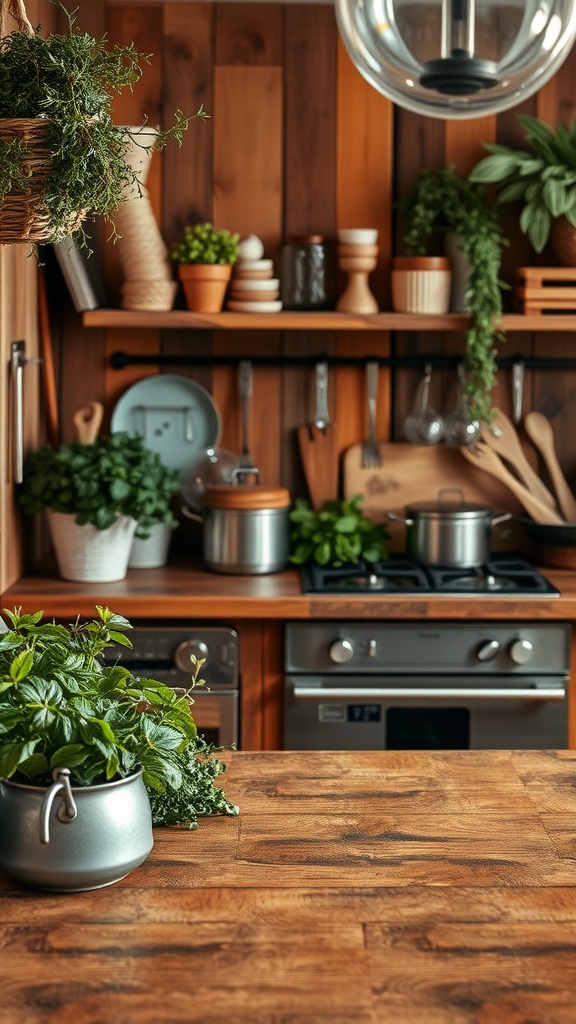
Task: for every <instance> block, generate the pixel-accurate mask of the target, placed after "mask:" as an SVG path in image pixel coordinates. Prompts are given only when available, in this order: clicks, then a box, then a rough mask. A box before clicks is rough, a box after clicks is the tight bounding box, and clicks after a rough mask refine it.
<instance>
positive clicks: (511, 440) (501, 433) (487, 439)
mask: <svg viewBox="0 0 576 1024" xmlns="http://www.w3.org/2000/svg"><path fill="white" fill-rule="evenodd" d="M492 412H493V414H494V418H493V421H492V427H489V426H488V424H487V423H482V425H481V427H480V431H481V434H482V440H483V441H484V443H485V444H487V445H488V447H489V448H492V450H493V451H495V452H497V453H498V455H499V456H500V458H501V459H505V460H506V462H508V463H509V464H510V465H511V466H512V468H513V469H514V470H515V471H516V474H517V476H518V477H519V479H520V481H521V483H523V484H524V485H525V486H526V487H527V488H528V490H529V491H532V494H533V495H534V496H535V497H536V498H539V499H540V501H543V502H544V504H545V505H548V506H549V507H550V508H551V509H553V510H554V511H555V512H557V511H558V508H557V506H556V502H555V501H554V496H553V495H552V494H550V491H549V490H548V488H547V487H546V485H545V483H544V482H543V481H542V480H541V479H540V477H539V476H538V474H537V473H536V472H535V470H533V469H532V466H531V465H530V463H529V462H528V459H527V458H526V454H525V452H524V449H523V448H522V444H521V442H520V438H519V437H518V434H517V433H516V429H515V427H514V425H513V423H512V422H511V420H509V419H508V417H507V416H506V414H505V413H504V412H502V410H501V409H493V410H492Z"/></svg>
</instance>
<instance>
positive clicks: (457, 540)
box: [386, 488, 512, 568]
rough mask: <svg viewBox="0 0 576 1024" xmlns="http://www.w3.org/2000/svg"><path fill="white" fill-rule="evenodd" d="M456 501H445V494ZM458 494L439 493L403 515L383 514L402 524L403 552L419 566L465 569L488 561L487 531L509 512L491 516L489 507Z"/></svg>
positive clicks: (510, 516)
mask: <svg viewBox="0 0 576 1024" xmlns="http://www.w3.org/2000/svg"><path fill="white" fill-rule="evenodd" d="M449 493H450V494H459V495H460V498H459V499H458V498H457V499H456V500H454V499H451V500H450V499H448V498H447V495H448V494H449ZM463 497H464V496H463V494H462V492H461V491H458V490H456V491H455V490H453V489H452V488H450V489H449V490H448V489H446V490H440V491H439V492H438V499H437V500H436V501H422V502H419V503H418V504H413V505H407V506H406V516H405V517H403V516H399V515H397V514H396V513H395V512H387V513H386V515H387V518H388V519H391V520H396V521H397V522H401V523H404V524H405V525H406V553H407V554H408V556H409V557H410V558H413V559H415V561H417V562H421V563H422V564H423V565H443V566H448V567H451V566H455V567H459V568H460V567H462V568H463V567H465V566H474V565H482V564H483V563H484V562H487V561H488V560H489V558H490V551H491V530H492V527H493V526H495V525H496V523H503V522H505V521H506V520H507V519H511V518H512V513H511V512H501V513H498V514H497V515H494V514H493V513H492V509H491V508H490V506H489V505H478V504H472V503H469V502H465V501H464V500H463Z"/></svg>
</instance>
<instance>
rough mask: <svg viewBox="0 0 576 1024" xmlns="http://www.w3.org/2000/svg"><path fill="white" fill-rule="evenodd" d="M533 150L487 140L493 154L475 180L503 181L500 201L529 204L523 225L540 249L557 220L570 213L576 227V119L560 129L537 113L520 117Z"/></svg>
mask: <svg viewBox="0 0 576 1024" xmlns="http://www.w3.org/2000/svg"><path fill="white" fill-rule="evenodd" d="M518 121H519V122H520V124H521V125H522V127H523V128H524V130H525V133H526V142H527V146H528V148H527V149H525V150H516V149H511V148H510V147H509V146H501V145H497V144H494V143H489V142H485V143H484V148H485V149H487V150H488V151H489V152H490V153H491V156H486V157H484V159H483V160H480V162H479V163H478V164H476V166H475V167H474V169H473V171H472V174H471V175H470V180H471V181H474V182H482V183H483V184H485V185H493V184H496V185H499V186H500V188H499V189H498V191H497V199H498V202H499V203H512V202H517V201H522V202H523V203H524V205H523V208H522V212H521V214H520V221H519V223H520V228H521V230H522V231H523V233H524V234H525V235H527V237H528V239H529V241H530V244H531V245H532V247H533V249H534V250H535V251H536V252H538V253H540V252H542V250H543V249H544V246H545V245H546V243H547V241H548V238H549V236H550V229H551V227H552V221H553V220H555V219H556V218H557V217H566V219H567V220H568V221H570V223H571V224H573V225H574V226H575V227H576V120H574V121H573V122H572V124H571V125H570V126H569V127H567V126H566V125H565V124H563V123H562V122H560V124H559V125H558V127H557V129H556V131H554V129H553V128H551V127H550V125H549V124H547V123H546V122H545V121H542V120H540V119H539V118H537V117H528V116H527V115H525V114H519V115H518Z"/></svg>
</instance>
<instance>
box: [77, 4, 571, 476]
mask: <svg viewBox="0 0 576 1024" xmlns="http://www.w3.org/2000/svg"><path fill="white" fill-rule="evenodd" d="M78 18H79V22H80V24H81V25H82V26H83V27H84V25H85V23H87V22H88V21H90V23H91V24H92V25H93V26H95V25H103V26H105V28H106V31H107V33H108V36H109V39H110V42H116V41H119V42H121V43H125V42H128V41H130V40H132V39H133V40H134V41H135V42H136V45H137V46H138V48H139V49H140V50H141V51H144V52H147V53H151V54H153V56H152V57H151V62H150V64H149V65H147V66H146V67H145V70H144V76H143V78H142V80H141V82H140V83H138V85H137V87H136V88H135V89H134V92H133V93H131V94H128V95H127V96H125V97H122V98H121V99H119V100H118V102H117V104H116V110H117V118H118V120H119V121H123V122H127V123H136V122H139V121H141V120H142V118H144V117H147V118H148V119H149V120H150V121H151V122H152V123H158V121H162V122H163V124H164V125H165V126H166V125H167V124H168V123H169V122H170V121H171V117H172V112H173V111H174V110H175V108H176V107H181V108H182V109H184V110H185V111H186V112H193V111H194V110H196V109H197V108H198V107H199V105H200V103H203V104H204V106H205V108H206V109H207V111H208V112H209V113H210V120H209V121H207V122H203V123H201V122H193V123H192V125H191V127H190V130H189V132H188V133H187V136H186V138H185V141H184V145H183V146H182V148H181V149H180V148H178V147H177V146H176V145H171V146H169V147H168V149H167V150H166V151H165V152H164V153H163V154H162V156H157V157H155V158H154V161H155V164H154V167H153V171H152V176H151V180H150V191H151V195H152V200H153V203H154V206H155V209H156V212H157V216H158V219H159V222H160V224H161V226H162V230H163V233H164V237H165V238H166V240H167V241H168V242H170V241H171V240H172V239H174V238H175V237H176V235H177V234H178V232H179V230H180V229H181V227H182V225H183V224H184V223H185V222H186V221H187V220H193V221H196V220H212V221H213V222H214V223H215V224H216V226H218V227H228V228H230V229H232V230H236V231H239V232H240V233H241V234H243V235H245V234H248V233H255V234H257V235H259V236H260V237H261V238H262V239H263V241H264V243H265V249H266V255H267V256H270V257H273V258H274V259H275V260H277V258H278V254H279V251H280V247H281V244H282V241H283V239H284V238H285V237H286V236H287V235H288V234H291V233H295V232H298V233H301V232H322V233H324V234H326V235H327V237H328V238H330V239H332V240H333V239H334V238H335V234H336V230H337V228H338V227H362V226H370V227H376V228H378V230H379V242H380V256H379V264H378V269H377V271H376V272H375V273H374V275H373V276H372V278H371V284H372V287H373V291H374V293H375V295H376V297H377V299H378V301H379V304H380V307H381V308H382V309H386V308H388V307H389V268H390V260H391V258H392V256H393V255H394V254H396V253H400V252H401V251H402V249H401V226H400V225H398V224H397V218H396V215H395V209H394V203H395V201H396V199H397V198H398V197H399V196H400V195H402V194H403V193H404V192H405V190H406V189H407V188H408V187H409V186H410V184H411V182H412V181H413V180H414V177H415V174H416V172H417V170H418V169H419V168H421V167H435V166H440V165H443V164H445V163H450V162H454V163H455V164H456V165H457V167H458V169H459V170H460V171H461V172H462V173H466V172H468V171H469V170H470V168H471V167H472V166H473V165H474V163H475V162H476V161H477V160H478V159H479V158H480V157H481V156H482V155H483V154H484V150H483V148H482V142H483V141H493V140H496V139H497V140H498V141H500V142H507V143H510V144H519V143H520V141H521V139H522V132H521V130H520V128H519V126H518V124H517V121H516V114H517V113H520V112H524V113H526V112H528V113H534V114H537V115H539V116H542V117H545V118H546V119H547V120H549V121H550V122H551V123H552V124H556V122H557V121H558V119H559V118H562V119H564V120H566V121H569V120H571V119H572V118H573V116H574V113H575V109H574V99H573V97H574V96H575V95H576V92H575V88H574V86H575V84H576V83H575V77H576V55H575V54H572V55H571V57H569V59H568V61H567V62H566V64H565V65H564V66H563V68H561V69H560V71H559V72H558V73H557V75H556V76H555V78H554V79H553V80H552V81H551V82H550V83H549V84H548V85H547V86H545V87H544V89H543V90H542V91H541V92H540V93H539V94H538V96H536V97H534V98H532V99H530V100H528V101H527V102H526V103H525V104H524V105H523V106H522V107H521V108H520V107H519V108H516V109H515V110H513V111H508V112H506V113H504V114H501V115H499V116H497V117H496V116H491V117H486V118H483V119H480V120H473V121H470V122H461V121H458V122H450V121H447V122H444V121H438V120H434V119H428V118H423V117H420V116H418V115H416V114H413V113H409V112H407V111H404V110H401V109H400V108H395V107H394V106H393V105H392V104H391V103H390V102H389V101H388V100H386V99H384V98H383V97H382V96H380V94H378V93H377V92H376V91H375V90H374V89H372V88H371V87H370V86H369V85H368V84H367V83H366V82H365V81H364V79H363V78H362V77H361V76H360V75H359V73H358V72H357V71H356V69H355V68H354V67H353V65H352V63H351V62H350V60H349V58H348V56H347V54H346V52H345V50H344V48H343V45H342V44H341V42H340V40H339V37H338V33H337V29H336V24H335V17H334V11H333V8H332V7H331V6H330V5H325V4H321V5H320V4H319V5H314V4H312V5H308V4H306V5H299V4H276V3H256V4H255V3H246V4H243V3H225V2H220V0H219V2H218V3H196V2H190V3H182V2H169V0H168V2H163V3H160V2H159V3H146V4H143V5H140V4H137V3H124V2H118V0H110V2H109V3H107V4H106V3H103V2H102V0H80V3H79V13H78ZM506 213H507V216H506V225H507V230H508V234H509V237H510V239H511V243H512V244H511V246H510V248H509V250H507V252H506V254H505V260H504V266H503V276H504V278H505V279H507V280H508V281H512V280H513V278H514V272H515V268H516V266H518V265H522V264H527V263H530V262H533V254H532V253H531V252H530V249H529V247H528V246H527V244H526V241H525V239H524V237H523V236H522V235H521V234H520V232H519V230H518V228H517V224H516V219H517V218H516V216H515V215H514V214H513V212H511V211H509V210H507V211H506ZM104 249H105V262H106V274H107V281H108V285H109V288H110V291H111V294H112V296H113V297H114V296H115V297H116V298H117V295H118V286H119V283H120V272H119V264H118V258H117V254H115V253H114V251H113V247H111V246H110V245H106V246H105V247H104ZM340 283H342V282H340ZM61 302H62V308H63V309H65V316H64V329H63V334H62V360H61V363H60V395H61V412H62V419H63V424H64V428H63V429H64V434H65V435H66V434H67V433H68V434H69V433H70V422H71V415H72V411H73V409H74V408H75V407H76V406H77V405H78V404H80V402H82V401H85V400H88V399H93V398H99V399H101V400H104V402H105V404H106V407H107V411H108V413H110V411H111V408H112V407H113V405H114V403H115V401H116V400H117V399H118V398H119V396H120V395H121V394H122V392H123V391H124V389H125V388H126V387H127V386H128V385H130V384H131V383H132V382H133V381H134V380H135V379H136V378H138V377H140V376H143V375H144V374H146V373H149V374H153V373H157V372H160V367H159V365H158V364H150V365H149V366H148V367H146V368H142V367H140V368H138V369H137V370H134V368H130V369H126V370H124V371H115V370H112V369H110V366H109V357H110V355H111V353H112V352H114V351H116V350H118V349H122V350H124V351H128V352H135V353H147V354H150V355H152V356H154V355H156V354H157V353H161V352H163V353H168V354H170V353H172V354H177V353H186V354H189V355H190V356H192V357H193V356H194V355H195V354H197V355H205V354H207V353H212V354H214V355H215V356H218V355H220V354H230V353H232V354H234V353H236V354H241V355H251V354H252V355H256V354H260V353H269V354H270V353H274V354H282V353H285V354H298V353H306V354H308V355H316V354H322V353H328V354H329V353H337V354H346V353H353V354H357V355H366V356H368V355H370V354H372V353H374V352H377V353H378V354H387V353H389V352H390V351H392V345H394V351H396V352H397V353H398V354H404V353H412V352H417V353H422V354H424V353H430V352H446V353H448V352H450V353H453V352H459V351H463V350H464V337H463V336H460V335H454V334H446V335H444V336H442V335H439V334H423V335H418V334H414V333H411V334H403V335H398V336H396V337H395V338H393V339H391V338H389V337H388V336H387V335H385V334H379V335H368V336H367V335H358V334H350V335H335V334H328V333H324V334H315V333H312V332H308V333H307V332H302V333H295V332H285V333H283V332H280V331H278V332H276V331H267V332H257V333H253V334H250V333H248V332H246V333H229V334H228V333H225V332H214V334H212V333H210V332H205V333H201V332H200V333H199V332H187V331H178V332H177V331H173V332H162V333H160V332H155V331H108V332H95V331H85V330H82V329H81V328H80V326H79V320H78V318H77V317H75V315H74V314H72V313H71V312H70V310H69V308H67V300H66V298H65V296H64V297H61ZM574 349H575V346H574V343H573V339H572V336H571V335H566V336H561V335H545V334H542V335H538V336H533V335H530V334H525V335H524V334H521V335H519V334H515V335H511V336H510V337H509V338H508V341H507V342H506V347H505V349H504V350H503V351H504V352H505V354H511V355H512V354H516V353H524V354H530V353H535V354H537V353H540V352H544V351H545V352H546V353H547V354H550V353H551V352H555V353H558V354H561V353H566V352H574ZM87 371H88V372H87ZM172 372H173V371H172ZM177 372H179V373H182V374H186V375H189V376H191V377H193V378H194V379H195V380H198V381H200V382H201V383H203V384H204V385H206V386H207V387H208V388H210V390H211V391H212V392H213V395H214V397H215V400H216V402H217V404H218V407H219V409H220V411H221V414H222V420H223V427H222V436H221V444H222V445H224V446H225V447H230V448H232V449H238V447H239V443H240V415H239V406H238V402H237V398H236V376H235V371H234V370H232V369H230V368H225V367H222V366H215V367H214V368H213V369H206V368H205V367H204V368H201V367H199V366H194V364H193V363H192V364H191V365H190V366H189V367H182V368H178V371H177ZM575 381H576V375H574V374H571V373H565V372H562V373H558V372H554V371H549V372H546V373H538V374H534V373H533V374H527V382H526V393H525V409H528V408H529V407H532V406H534V405H535V406H536V407H538V408H540V409H542V410H543V411H544V412H545V413H547V414H548V415H550V416H551V417H552V419H553V422H554V427H555V430H556V432H557V435H558V442H559V445H558V446H559V450H560V456H561V461H562V462H563V464H564V468H565V470H566V471H567V472H568V474H569V475H572V476H575V475H576V473H575V471H576V446H574V444H573V442H572V439H571V437H570V431H569V429H566V428H567V427H568V424H569V422H570V420H571V418H572V417H573V415H574V412H575V408H576V386H575ZM312 384H313V373H312V371H311V370H309V369H308V370H305V369H298V368H297V369H286V370H282V369H267V368H266V369H264V368H259V369H257V371H256V372H255V387H254V400H253V407H252V431H251V432H252V439H253V449H254V456H255V460H256V462H257V464H258V465H259V466H260V468H261V471H262V479H263V480H264V481H265V482H268V483H279V482H282V483H284V484H285V485H287V486H288V487H290V488H291V490H292V492H293V493H294V494H301V493H304V483H303V477H302V473H301V468H300V464H299V458H298V454H297V447H296V441H295V428H296V427H297V426H298V425H299V424H300V423H302V422H306V421H307V420H308V419H309V418H310V416H311V414H312V394H311V392H312V387H311V385H312ZM455 384H456V375H455V373H453V372H451V371H450V372H447V371H446V372H444V373H442V374H437V375H436V377H435V380H434V386H433V394H432V398H433V400H434V403H435V404H436V405H437V406H438V407H440V408H442V409H443V410H444V411H446V412H448V411H449V410H450V408H451V403H453V402H454V401H455V399H456V395H455ZM415 385H416V375H415V374H414V373H412V372H407V371H401V372H397V373H396V374H394V375H392V374H389V373H387V372H386V373H384V372H383V373H382V375H381V388H380V398H381V402H380V415H379V434H380V437H381V439H382V440H389V439H391V438H395V439H401V424H402V421H403V418H404V416H405V414H406V412H407V411H408V409H409V408H410V406H411V404H412V402H413V399H414V391H415ZM329 392H330V405H331V411H332V414H333V417H334V420H335V422H336V424H337V431H338V444H339V449H340V451H343V450H344V449H345V448H346V447H347V446H348V445H350V444H353V443H355V442H357V441H358V440H360V439H361V438H362V436H363V434H364V432H365V430H366V413H365V387H364V372H363V370H362V369H339V370H338V371H337V372H336V371H333V372H331V375H330V386H329ZM510 392H511V386H510V380H509V374H508V373H507V372H502V373H501V374H500V375H499V381H498V386H497V390H496V393H495V396H494V397H495V400H496V401H497V403H498V404H500V405H502V406H503V407H504V408H505V409H507V410H510V397H511V395H510Z"/></svg>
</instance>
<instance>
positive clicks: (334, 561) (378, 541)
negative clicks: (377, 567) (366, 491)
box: [290, 496, 388, 567]
mask: <svg viewBox="0 0 576 1024" xmlns="http://www.w3.org/2000/svg"><path fill="white" fill-rule="evenodd" d="M290 522H291V524H292V529H291V534H290V539H291V549H292V553H291V555H290V561H291V562H294V563H295V564H296V565H305V564H306V563H307V562H317V563H318V564H319V565H333V566H336V567H337V566H340V565H344V564H346V563H352V564H356V563H357V562H359V561H360V560H361V559H365V560H366V561H367V562H379V561H382V560H384V559H387V558H388V533H387V531H386V529H385V528H384V527H383V526H378V525H377V524H376V523H374V522H372V520H371V519H368V518H367V517H366V516H364V515H363V513H362V498H361V497H360V496H357V497H355V498H351V499H349V500H348V501H325V502H324V504H323V505H322V507H321V508H320V509H319V510H318V511H316V510H315V509H313V508H311V506H310V502H309V501H308V500H307V499H306V498H297V499H296V501H295V503H294V508H293V509H292V511H291V512H290Z"/></svg>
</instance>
